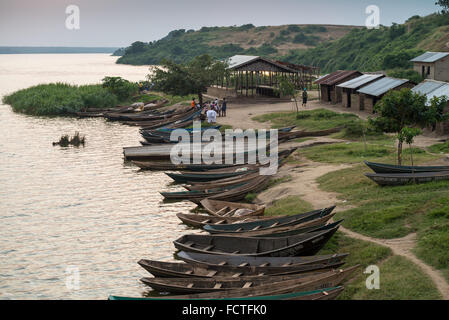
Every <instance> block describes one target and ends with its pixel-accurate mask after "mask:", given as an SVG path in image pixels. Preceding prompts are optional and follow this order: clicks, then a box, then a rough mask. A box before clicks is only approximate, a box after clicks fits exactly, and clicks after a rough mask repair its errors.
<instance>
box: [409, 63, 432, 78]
mask: <svg viewBox="0 0 449 320" xmlns="http://www.w3.org/2000/svg"><path fill="white" fill-rule="evenodd" d="M422 67H424V69H425V72H424V78H425V79H431V80H435V64H434V63H424V62H415V63H414V66H413V69H414V70H415V71H416V72H418V73H419V74H420V75H422ZM428 67H430V74H427V68H428Z"/></svg>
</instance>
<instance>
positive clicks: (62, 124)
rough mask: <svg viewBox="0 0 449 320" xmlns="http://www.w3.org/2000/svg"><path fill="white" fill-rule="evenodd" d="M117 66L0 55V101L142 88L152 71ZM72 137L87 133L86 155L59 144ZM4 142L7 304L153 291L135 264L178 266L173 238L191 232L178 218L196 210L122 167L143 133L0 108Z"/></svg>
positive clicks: (0, 146) (95, 60) (1, 236)
mask: <svg viewBox="0 0 449 320" xmlns="http://www.w3.org/2000/svg"><path fill="white" fill-rule="evenodd" d="M115 60H116V58H115V57H110V56H108V55H105V54H78V55H71V54H66V55H63V54H60V55H51V54H43V55H38V54H36V55H0V95H4V94H5V93H9V92H13V91H15V90H17V89H21V88H25V87H28V86H31V85H35V84H38V83H48V82H55V81H64V82H68V83H74V84H87V83H97V82H99V81H100V80H101V79H102V78H103V77H104V76H108V75H109V76H122V77H124V78H126V79H128V80H131V81H138V80H143V79H144V78H145V75H146V74H147V73H148V67H133V66H124V65H116V64H115V63H114V62H115ZM75 131H79V132H81V134H83V135H85V136H86V141H87V144H86V146H85V147H84V148H83V147H81V148H73V147H71V148H61V147H58V146H57V147H53V146H52V142H53V141H57V140H58V139H59V137H60V136H61V135H62V134H65V133H69V134H74V132H75ZM0 137H1V139H0V164H1V165H0V299H105V298H107V296H108V295H109V294H116V295H129V296H141V295H142V294H143V293H145V292H147V291H148V289H147V288H146V287H145V286H143V285H142V284H140V282H139V281H138V279H139V278H141V277H143V276H148V273H147V272H146V271H144V270H143V269H142V268H141V267H139V266H138V265H137V264H136V262H137V261H138V260H139V259H141V258H150V259H166V260H172V259H173V253H174V247H173V244H172V241H173V240H174V239H176V238H178V237H179V236H180V235H182V234H183V233H186V230H187V227H185V226H183V225H182V224H180V223H179V221H178V219H177V218H176V216H175V214H176V213H177V212H186V211H188V210H189V209H191V208H193V207H195V206H194V205H192V204H191V203H189V202H182V203H171V204H167V203H165V204H164V203H162V196H161V195H160V194H159V191H166V190H179V187H175V186H171V185H170V181H171V180H170V179H169V178H168V177H166V176H165V175H164V173H161V172H156V173H154V172H138V170H137V169H136V167H134V166H131V165H127V164H125V163H124V162H123V154H122V147H123V146H135V145H138V144H139V143H138V142H139V140H140V137H139V133H138V129H137V128H135V127H128V126H123V125H120V124H118V123H110V122H106V121H104V120H103V119H74V118H60V117H57V118H45V117H31V116H26V115H22V114H16V113H13V112H12V111H11V108H10V107H9V106H6V105H0ZM73 270H75V271H73ZM76 270H78V271H79V289H76V282H73V281H72V279H74V276H76ZM67 284H69V286H67Z"/></svg>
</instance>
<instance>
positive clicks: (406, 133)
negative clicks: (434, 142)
mask: <svg viewBox="0 0 449 320" xmlns="http://www.w3.org/2000/svg"><path fill="white" fill-rule="evenodd" d="M421 133H422V131H421V130H420V129H418V128H409V127H405V128H403V129H402V130H401V132H399V134H398V140H399V141H402V142H405V143H407V144H408V146H409V149H410V160H411V161H412V166H413V165H414V164H413V148H412V144H413V141H414V139H415V137H416V136H419V135H420V134H421Z"/></svg>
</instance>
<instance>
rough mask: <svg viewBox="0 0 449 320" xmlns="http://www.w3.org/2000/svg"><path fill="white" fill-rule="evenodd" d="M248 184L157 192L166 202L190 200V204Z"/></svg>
mask: <svg viewBox="0 0 449 320" xmlns="http://www.w3.org/2000/svg"><path fill="white" fill-rule="evenodd" d="M245 184H249V183H248V182H246V183H245V182H243V183H242V182H241V183H238V184H233V185H229V186H226V187H218V188H213V189H206V190H201V191H178V192H159V193H160V194H161V195H162V196H163V197H164V198H165V199H167V200H178V201H182V200H190V201H192V202H199V201H201V200H202V199H205V198H207V197H210V196H213V195H217V194H220V193H225V192H227V191H229V190H232V189H236V188H239V187H242V186H244V185H245Z"/></svg>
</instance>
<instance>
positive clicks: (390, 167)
mask: <svg viewBox="0 0 449 320" xmlns="http://www.w3.org/2000/svg"><path fill="white" fill-rule="evenodd" d="M365 164H366V165H367V166H368V167H370V168H371V169H372V170H373V171H374V172H375V173H422V172H441V171H449V166H397V165H394V164H385V163H375V162H369V161H365Z"/></svg>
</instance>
